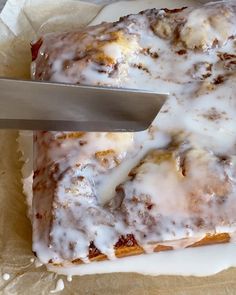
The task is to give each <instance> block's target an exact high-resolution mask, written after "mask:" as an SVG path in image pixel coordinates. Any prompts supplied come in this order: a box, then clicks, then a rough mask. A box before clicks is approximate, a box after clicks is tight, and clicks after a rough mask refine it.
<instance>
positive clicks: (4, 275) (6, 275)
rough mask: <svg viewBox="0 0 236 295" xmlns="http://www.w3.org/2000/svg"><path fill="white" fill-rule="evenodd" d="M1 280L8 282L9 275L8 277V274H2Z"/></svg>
mask: <svg viewBox="0 0 236 295" xmlns="http://www.w3.org/2000/svg"><path fill="white" fill-rule="evenodd" d="M2 278H3V280H4V281H8V280H9V279H10V275H9V273H4V274H3V275H2Z"/></svg>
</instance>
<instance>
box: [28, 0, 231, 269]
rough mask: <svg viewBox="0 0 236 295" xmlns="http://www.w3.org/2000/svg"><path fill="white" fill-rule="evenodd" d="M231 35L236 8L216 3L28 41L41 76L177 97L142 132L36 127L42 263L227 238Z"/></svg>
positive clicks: (36, 245)
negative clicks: (155, 92) (149, 91)
mask: <svg viewBox="0 0 236 295" xmlns="http://www.w3.org/2000/svg"><path fill="white" fill-rule="evenodd" d="M235 35H236V6H235V4H233V3H218V4H211V5H206V6H204V7H201V8H197V9H192V8H180V9H174V10H168V9H161V10H157V9H152V10H147V11H143V12H141V13H139V14H137V15H130V16H127V17H123V18H121V19H120V20H119V21H118V22H116V23H103V24H101V25H99V26H96V27H89V28H85V29H84V30H80V31H75V32H67V33H53V34H47V35H45V36H42V37H41V38H40V39H39V40H38V41H37V42H36V43H34V44H33V45H32V56H33V63H32V77H33V78H34V79H37V80H47V81H56V82H69V83H78V84H79V83H81V84H92V85H103V86H104V85H106V86H118V87H123V88H137V89H149V90H157V91H159V92H161V91H165V92H166V91H167V92H169V93H170V99H169V101H168V102H167V103H166V105H165V106H164V108H163V110H162V112H161V113H160V115H159V116H158V118H156V120H155V121H154V122H153V124H152V126H151V127H150V128H149V129H148V130H147V131H145V132H139V133H85V132H43V131H38V132H35V137H34V167H35V171H34V183H33V190H34V197H33V250H34V251H35V253H36V255H37V256H38V257H39V259H40V260H41V261H42V262H43V263H45V264H51V265H56V266H70V265H74V264H81V263H89V262H91V261H99V260H104V259H115V258H120V257H124V256H130V255H137V254H144V253H151V252H158V251H163V250H171V249H177V248H185V247H193V246H201V245H206V244H216V243H223V242H229V241H230V239H231V237H232V236H233V235H234V233H235V230H236V217H235V216H236V158H235V157H236V156H235V155H236V145H235V143H236V132H235V130H236V97H235V93H236V67H235V64H236V45H235V44H236V43H235V42H236V40H235ZM134 103H135V102H134ZM65 107H66V106H65Z"/></svg>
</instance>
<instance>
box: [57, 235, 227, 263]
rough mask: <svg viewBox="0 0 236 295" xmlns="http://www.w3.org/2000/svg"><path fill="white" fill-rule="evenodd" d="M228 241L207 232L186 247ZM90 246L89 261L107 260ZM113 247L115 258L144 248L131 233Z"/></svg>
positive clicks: (163, 248) (159, 247)
mask: <svg viewBox="0 0 236 295" xmlns="http://www.w3.org/2000/svg"><path fill="white" fill-rule="evenodd" d="M186 241H187V239H186ZM229 241H230V235H229V234H228V233H219V234H207V235H206V236H205V237H204V238H202V239H201V240H200V241H197V242H195V243H193V244H192V245H190V246H187V247H186V248H190V247H191V248H192V247H199V246H207V245H212V244H222V243H228V242H229ZM129 243H130V245H129ZM92 248H93V252H92V251H91V253H90V257H89V258H90V261H91V262H93V261H103V260H107V256H106V255H104V254H102V253H101V252H100V251H99V250H97V249H96V248H95V246H94V245H92ZM115 248H116V250H115V254H116V257H117V258H122V257H127V256H133V255H140V254H144V253H145V251H144V249H143V248H142V247H140V246H139V245H138V244H137V242H136V241H135V239H134V237H133V235H127V237H126V238H124V237H121V238H120V240H119V242H118V243H117V244H116V246H115ZM169 250H174V248H173V247H172V246H166V245H160V244H157V245H156V247H155V249H154V252H161V251H169ZM72 263H73V264H82V263H83V262H82V261H81V260H80V259H75V260H73V261H72ZM54 265H57V266H59V265H58V264H54Z"/></svg>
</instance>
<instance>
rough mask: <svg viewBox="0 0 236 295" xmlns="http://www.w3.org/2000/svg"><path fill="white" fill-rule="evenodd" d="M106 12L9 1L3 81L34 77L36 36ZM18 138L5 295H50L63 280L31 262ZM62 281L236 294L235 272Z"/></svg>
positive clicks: (0, 43) (0, 154) (5, 134)
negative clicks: (32, 62) (32, 64)
mask: <svg viewBox="0 0 236 295" xmlns="http://www.w3.org/2000/svg"><path fill="white" fill-rule="evenodd" d="M143 1H147V0H143ZM176 3H177V1H176ZM101 8H102V6H97V5H94V4H91V3H90V4H88V3H84V2H79V1H72V0H57V1H55V0H28V1H25V0H9V1H8V2H7V4H6V6H5V8H4V10H3V11H2V13H1V15H0V76H8V77H19V78H29V68H30V59H31V57H30V47H29V42H30V40H32V39H34V38H35V37H36V32H38V31H40V32H46V31H62V30H66V29H73V28H75V27H78V26H83V25H86V24H88V23H89V22H90V21H91V20H92V19H93V18H94V17H95V16H96V15H97V13H98V12H99V11H100V10H101ZM42 24H43V25H42ZM0 95H1V94H0ZM17 136H18V132H17V131H4V130H0V294H26V295H27V294H35V295H37V294H50V290H53V289H54V288H55V285H56V282H57V280H58V279H59V278H60V276H57V275H55V274H52V273H49V272H47V271H46V269H45V267H43V266H42V267H39V268H36V267H35V265H34V263H33V262H32V261H31V259H32V258H33V257H34V256H33V254H32V251H31V243H32V241H31V225H30V221H29V220H28V218H27V214H26V212H27V208H26V205H25V197H24V195H23V193H22V183H21V168H22V162H21V161H20V157H21V155H20V153H19V152H17V144H16V138H17ZM4 273H8V274H10V279H9V280H8V281H4V280H3V278H2V275H3V274H4ZM61 278H63V281H64V284H65V288H64V290H63V291H62V292H60V293H59V294H63V295H64V294H79V295H80V294H83V295H84V294H89V295H90V294H91V295H92V294H96V295H97V294H98V295H99V294H101V295H106V294H113V295H115V294H123V295H126V294H127V295H138V294H140V295H145V294H151V295H152V294H153V295H154V294H155V295H159V294H161V295H167V294H168V295H169V294H176V295H180V294H181V295H201V294H204V295H205V294H214V295H222V294H230V295H231V294H236V271H235V270H234V269H230V270H227V271H224V272H222V273H220V274H217V275H215V276H211V277H204V278H193V277H177V276H172V277H168V276H161V277H150V276H142V275H136V274H132V273H130V274H108V275H93V276H83V277H75V278H73V281H72V282H67V281H66V278H65V277H61Z"/></svg>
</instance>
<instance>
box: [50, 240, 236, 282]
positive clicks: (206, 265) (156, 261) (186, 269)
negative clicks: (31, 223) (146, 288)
mask: <svg viewBox="0 0 236 295" xmlns="http://www.w3.org/2000/svg"><path fill="white" fill-rule="evenodd" d="M235 253H236V245H235V244H230V243H229V244H223V245H212V246H202V247H198V248H192V249H191V248H187V249H178V250H174V251H164V252H160V253H152V254H147V255H137V256H130V257H125V258H120V259H117V260H114V261H112V262H110V261H101V262H93V263H89V264H83V265H79V266H73V267H53V266H52V265H50V266H48V269H49V270H50V271H55V272H58V273H59V274H64V275H67V274H68V273H69V274H71V275H89V274H95V273H96V274H102V273H112V272H135V273H140V274H144V275H152V276H155V275H183V276H191V275H193V276H209V275H213V274H215V273H217V272H219V271H222V270H225V269H227V268H229V267H233V266H234V267H236V255H235Z"/></svg>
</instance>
